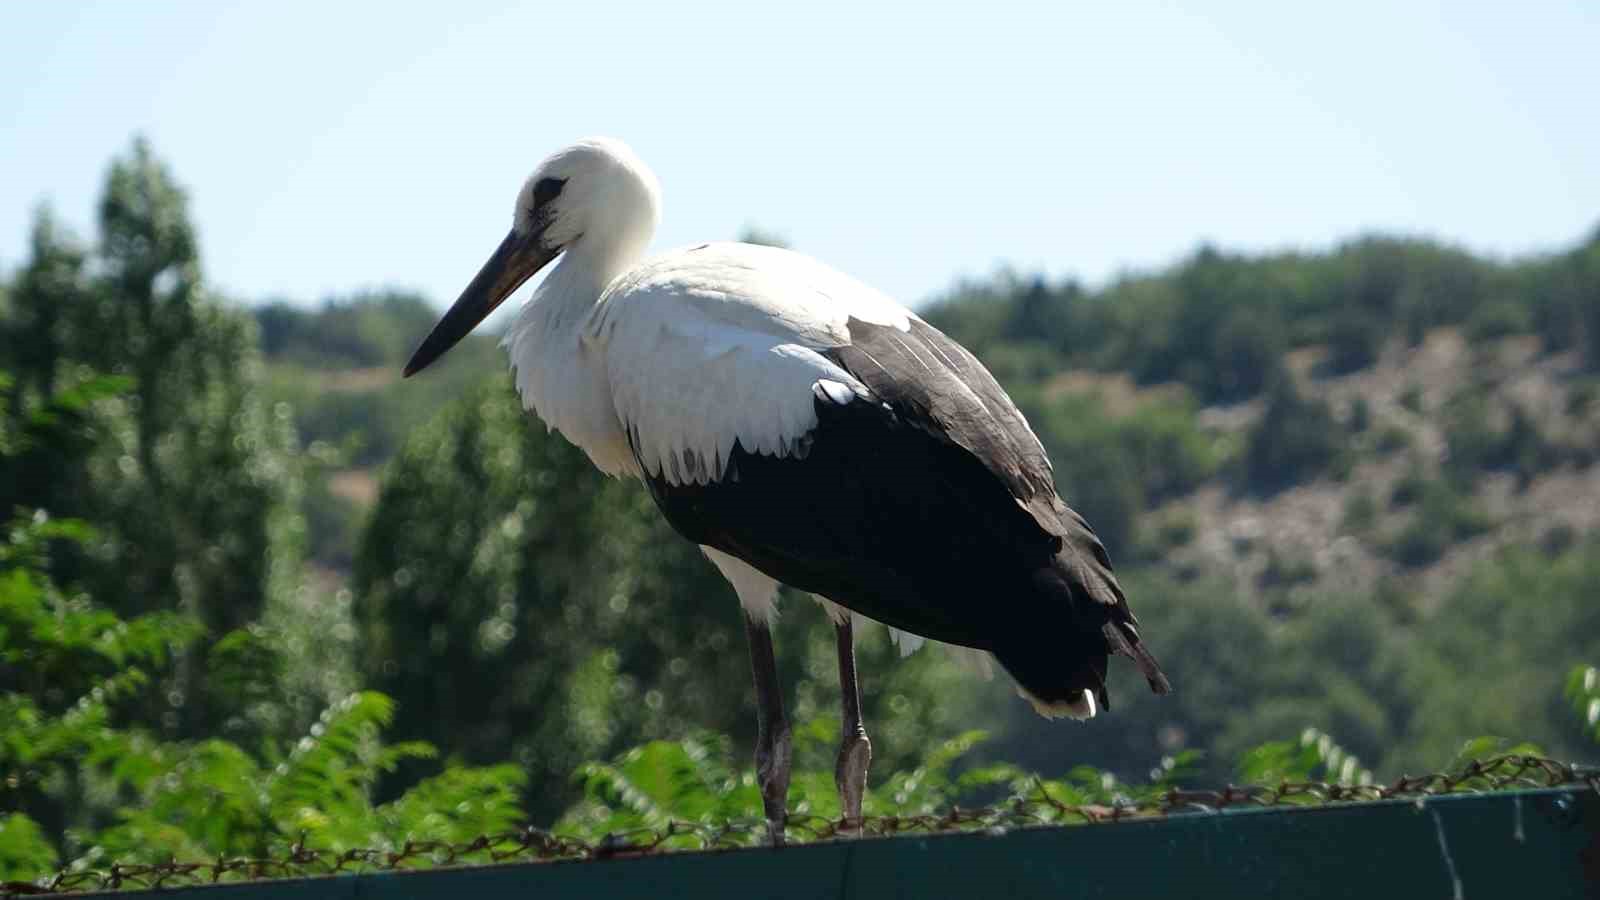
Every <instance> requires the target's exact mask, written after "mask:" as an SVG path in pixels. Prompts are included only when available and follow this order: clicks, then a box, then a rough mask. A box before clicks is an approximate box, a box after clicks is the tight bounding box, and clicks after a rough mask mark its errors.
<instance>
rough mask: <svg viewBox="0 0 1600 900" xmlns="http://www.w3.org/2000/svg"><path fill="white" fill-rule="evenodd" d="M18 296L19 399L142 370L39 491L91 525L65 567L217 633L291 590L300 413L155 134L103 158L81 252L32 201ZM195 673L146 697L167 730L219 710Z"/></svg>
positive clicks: (298, 530)
mask: <svg viewBox="0 0 1600 900" xmlns="http://www.w3.org/2000/svg"><path fill="white" fill-rule="evenodd" d="M14 293H15V297H14V299H13V302H12V303H11V310H10V313H9V315H8V320H7V321H6V322H5V323H4V325H5V331H6V332H7V333H8V334H10V335H16V336H18V339H19V343H20V342H22V341H25V342H26V347H27V349H26V350H15V351H13V353H12V364H14V365H16V366H17V371H16V372H15V378H16V381H15V387H14V388H13V389H12V390H13V395H14V399H15V401H16V402H14V404H13V406H16V407H18V408H20V407H21V406H23V405H26V404H27V403H30V402H37V401H38V399H39V398H40V397H41V396H42V395H43V394H45V393H48V392H49V391H51V390H52V389H55V388H61V389H66V390H71V389H72V388H74V387H75V386H76V385H78V384H80V383H83V382H84V381H86V380H89V379H91V378H93V377H95V376H94V373H109V374H113V375H117V376H121V377H125V378H127V379H129V380H130V381H131V384H132V390H131V391H129V392H128V393H126V394H123V395H119V396H115V397H102V398H101V399H100V400H99V401H97V402H96V403H95V404H94V408H93V410H92V411H86V412H85V414H89V413H92V416H93V417H94V419H95V421H96V422H97V423H98V426H99V427H98V428H97V429H96V432H95V434H96V436H97V437H96V441H95V443H94V446H93V449H92V450H91V452H89V453H87V454H85V455H83V456H81V457H78V458H75V459H74V461H73V462H72V463H71V464H70V466H68V465H67V464H66V463H64V462H63V463H62V465H61V466H58V468H57V470H56V471H55V472H54V473H53V475H54V476H55V477H52V478H51V479H49V480H47V481H43V482H39V483H38V484H37V488H38V489H37V490H36V491H35V493H34V496H32V497H31V498H29V501H30V503H31V505H35V506H39V507H43V508H47V509H50V510H52V511H54V512H57V513H59V514H61V515H65V516H72V517H79V518H84V519H87V520H90V521H93V522H95V523H96V526H97V531H96V534H97V536H98V537H97V539H96V541H95V542H94V543H93V544H92V545H91V546H89V547H87V548H84V549H82V550H76V549H74V548H72V547H67V548H63V549H62V552H61V553H59V554H57V555H56V556H55V557H54V561H53V563H52V565H53V575H54V576H55V577H56V578H57V580H59V581H60V582H61V583H64V584H68V585H71V586H73V587H74V588H82V589H85V590H88V591H89V592H90V593H92V594H93V595H95V596H100V597H105V598H107V599H108V600H109V601H110V602H113V603H115V605H116V608H117V609H118V611H119V612H122V613H125V614H129V615H136V614H142V613H146V612H152V611H157V610H168V609H179V610H182V611H183V612H184V613H186V614H187V615H189V616H191V617H193V618H195V619H197V620H199V621H200V622H202V623H203V624H204V625H205V626H206V628H207V629H208V631H209V632H210V633H211V634H212V635H214V636H218V637H220V636H221V635H223V634H226V633H228V632H230V631H233V630H235V629H238V628H241V627H243V626H245V625H247V624H249V623H251V622H254V621H256V620H257V619H258V618H259V617H260V616H261V614H262V613H263V611H264V610H265V609H266V608H267V606H268V604H269V601H273V599H274V598H278V600H280V601H282V602H289V600H290V598H291V591H292V589H293V587H294V586H295V584H296V582H297V581H298V579H299V578H300V557H301V553H302V549H301V544H302V531H303V525H302V523H301V522H300V518H299V515H298V509H297V503H298V495H299V492H300V490H301V480H302V465H301V461H300V456H299V453H298V450H297V447H296V440H295V436H294V429H293V425H292V422H291V421H290V415H291V410H290V409H289V408H288V407H287V406H286V405H282V406H276V407H274V406H272V405H270V404H268V403H267V402H266V400H265V398H264V397H263V396H262V394H261V392H260V390H259V389H258V385H257V382H258V379H259V374H260V373H259V370H260V363H259V355H258V351H257V349H256V341H257V335H256V332H255V329H254V326H253V324H252V322H251V320H250V318H249V317H248V316H246V315H243V314H241V312H239V311H237V310H234V309H231V308H229V307H228V306H227V305H225V304H224V303H223V302H222V301H221V300H220V299H218V298H216V297H215V296H213V295H211V294H210V293H208V292H207V291H206V289H205V287H204V285H203V282H202V280H201V276H200V265H199V259H198V253H197V247H196V239H195V234H194V229H193V226H192V225H191V224H190V221H189V218H188V210H187V201H186V198H185V196H184V192H183V191H182V189H181V188H180V187H179V186H178V185H177V183H176V182H175V181H174V180H173V178H172V176H171V174H170V173H169V172H168V171H167V169H166V167H165V166H164V165H163V164H162V163H161V162H160V161H159V160H158V159H157V158H156V157H155V155H154V154H153V152H152V151H151V150H150V147H149V146H148V144H146V143H145V142H144V141H142V140H140V141H135V142H134V145H133V147H132V149H131V150H130V151H129V152H128V154H127V155H125V156H124V157H122V158H119V159H117V160H116V161H114V162H113V164H112V165H111V168H110V171H109V173H108V175H107V178H106V185H105V190H104V193H103V195H102V198H101V201H100V206H99V241H98V243H97V247H96V249H95V251H94V252H93V253H92V254H90V255H89V256H88V257H87V259H86V258H85V254H84V252H83V251H82V250H80V249H79V248H78V247H77V246H76V244H75V243H74V242H73V241H72V240H71V239H70V238H67V237H65V236H63V235H62V234H61V232H60V231H59V229H57V228H56V227H55V226H54V224H53V223H52V221H51V219H50V217H49V215H48V214H47V213H41V214H40V215H39V217H38V219H37V222H36V225H35V229H34V240H33V247H32V255H31V257H30V258H29V260H28V261H27V262H26V263H25V264H24V266H23V267H22V269H21V271H20V273H19V275H18V277H17V286H16V290H15V292H14ZM30 398H32V399H30ZM203 671H204V666H203V665H202V664H201V662H200V661H199V660H198V659H191V658H188V657H186V658H185V660H184V661H183V664H182V665H180V666H179V667H178V673H177V675H176V676H175V677H176V680H175V681H174V682H173V683H172V684H171V685H170V687H171V690H170V691H169V692H168V695H169V697H170V698H172V704H171V705H170V706H169V707H167V708H165V709H162V710H159V711H154V710H153V711H152V715H159V716H160V717H161V718H163V719H164V720H165V721H166V723H167V725H168V727H169V729H171V730H172V731H173V733H179V732H182V733H188V734H198V733H202V732H205V731H207V730H209V729H210V728H211V727H213V726H214V725H216V724H218V723H219V722H220V721H221V718H220V717H221V716H222V715H223V713H222V712H221V711H220V710H216V709H212V708H211V704H209V703H208V702H207V699H206V692H205V679H204V678H203V677H202V673H203Z"/></svg>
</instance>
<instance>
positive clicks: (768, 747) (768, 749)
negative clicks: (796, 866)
mask: <svg viewBox="0 0 1600 900" xmlns="http://www.w3.org/2000/svg"><path fill="white" fill-rule="evenodd" d="M792 755H793V754H792V745H791V741H790V736H789V724H788V723H787V722H782V723H779V727H777V728H774V729H773V730H772V731H770V732H766V733H763V734H761V735H760V736H759V737H757V739H756V783H757V784H759V785H761V805H762V807H763V808H764V809H765V811H766V814H767V837H768V839H769V840H770V841H771V843H772V846H774V847H781V846H783V828H784V825H785V824H786V823H787V822H788V820H789V809H788V800H789V764H790V762H791V759H792Z"/></svg>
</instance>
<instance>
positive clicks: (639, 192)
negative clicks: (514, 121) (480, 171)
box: [405, 138, 660, 376]
mask: <svg viewBox="0 0 1600 900" xmlns="http://www.w3.org/2000/svg"><path fill="white" fill-rule="evenodd" d="M659 195H660V188H659V187H658V186H657V183H656V177H655V175H654V174H653V173H652V172H651V171H650V169H649V168H648V167H646V166H645V164H644V163H643V162H641V161H640V160H639V157H637V156H635V155H634V154H633V151H632V150H630V149H628V146H627V145H626V144H624V143H622V142H621V141H619V140H615V139H613V138H586V139H584V140H581V141H579V142H577V143H576V144H573V145H572V146H570V147H566V148H564V149H561V150H558V151H556V152H555V153H553V154H551V155H550V156H549V157H547V158H546V159H545V160H544V162H541V163H539V167H538V168H536V169H534V170H533V174H532V175H529V176H528V180H527V181H525V182H523V185H522V189H521V190H520V191H518V192H517V205H516V208H515V209H514V210H513V211H512V217H511V231H510V232H509V233H507V234H506V236H505V239H504V240H502V241H501V242H500V246H499V247H497V248H495V251H494V253H493V254H492V255H491V256H490V257H489V261H488V262H486V263H484V264H483V268H481V269H479V270H478V274H477V276H476V277H474V278H473V279H472V283H471V284H468V285H467V289H466V290H464V291H462V292H461V297H460V298H459V299H458V300H456V302H455V305H454V306H451V307H450V310H449V311H448V312H446V313H445V314H444V318H442V319H440V320H439V324H437V325H435V326H434V327H433V331H432V332H431V333H429V335H428V337H427V339H425V340H424V341H423V342H422V345H421V346H420V347H418V348H417V352H416V353H414V354H412V356H411V361H410V362H408V363H406V368H405V374H406V375H407V376H410V375H414V374H416V373H417V372H420V371H422V370H423V369H424V368H426V367H427V366H428V365H429V364H430V363H432V362H433V361H434V360H436V359H438V358H439V357H441V356H443V355H444V354H445V352H446V351H448V350H449V349H450V348H451V347H454V346H455V345H456V344H457V342H459V341H460V340H461V339H462V338H464V337H466V336H467V333H468V332H470V331H472V329H473V328H475V327H477V325H478V323H479V322H482V321H483V320H484V318H485V317H487V316H488V315H489V313H491V312H494V310H495V307H497V306H499V305H500V304H501V303H504V302H505V299H506V298H507V297H509V296H511V295H512V294H513V293H514V292H515V291H516V290H517V288H519V287H521V286H522V284H523V283H524V282H526V281H527V280H528V279H529V278H532V277H533V276H534V274H535V273H537V272H538V271H539V270H540V269H542V268H544V267H545V266H546V265H549V263H550V261H551V260H553V259H555V258H556V257H557V256H560V255H561V254H562V253H567V254H569V255H571V256H573V257H576V258H581V259H582V260H583V261H584V262H586V263H588V264H590V265H592V266H594V267H596V268H597V269H599V270H601V272H600V274H602V275H603V276H604V277H606V278H609V276H611V275H615V274H618V271H619V270H620V267H622V266H625V265H627V264H628V263H631V262H632V261H633V260H635V259H637V258H638V257H639V255H640V254H642V253H643V252H644V248H645V245H646V244H648V243H650V237H651V235H652V234H654V233H655V229H656V220H657V218H658V216H659V212H658V210H659V201H658V199H657V198H658V197H659Z"/></svg>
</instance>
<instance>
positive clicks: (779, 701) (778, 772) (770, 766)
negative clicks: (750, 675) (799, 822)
mask: <svg viewBox="0 0 1600 900" xmlns="http://www.w3.org/2000/svg"><path fill="white" fill-rule="evenodd" d="M744 631H745V636H746V637H748V638H749V639H750V668H751V670H752V671H753V672H754V673H755V680H756V782H757V783H758V784H760V785H761V802H762V805H763V806H765V807H766V813H767V830H768V833H769V834H770V836H771V838H772V843H773V846H778V845H781V844H782V843H783V825H784V822H785V821H786V820H787V819H788V817H789V810H788V807H787V806H786V803H787V801H788V798H789V762H790V738H789V720H788V719H787V718H785V717H784V715H783V692H782V691H781V690H779V688H778V661H777V659H775V658H774V657H773V654H772V631H771V630H770V629H769V628H768V627H767V624H766V623H765V622H756V621H754V620H752V619H751V618H750V617H748V616H746V617H745V620H744Z"/></svg>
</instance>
